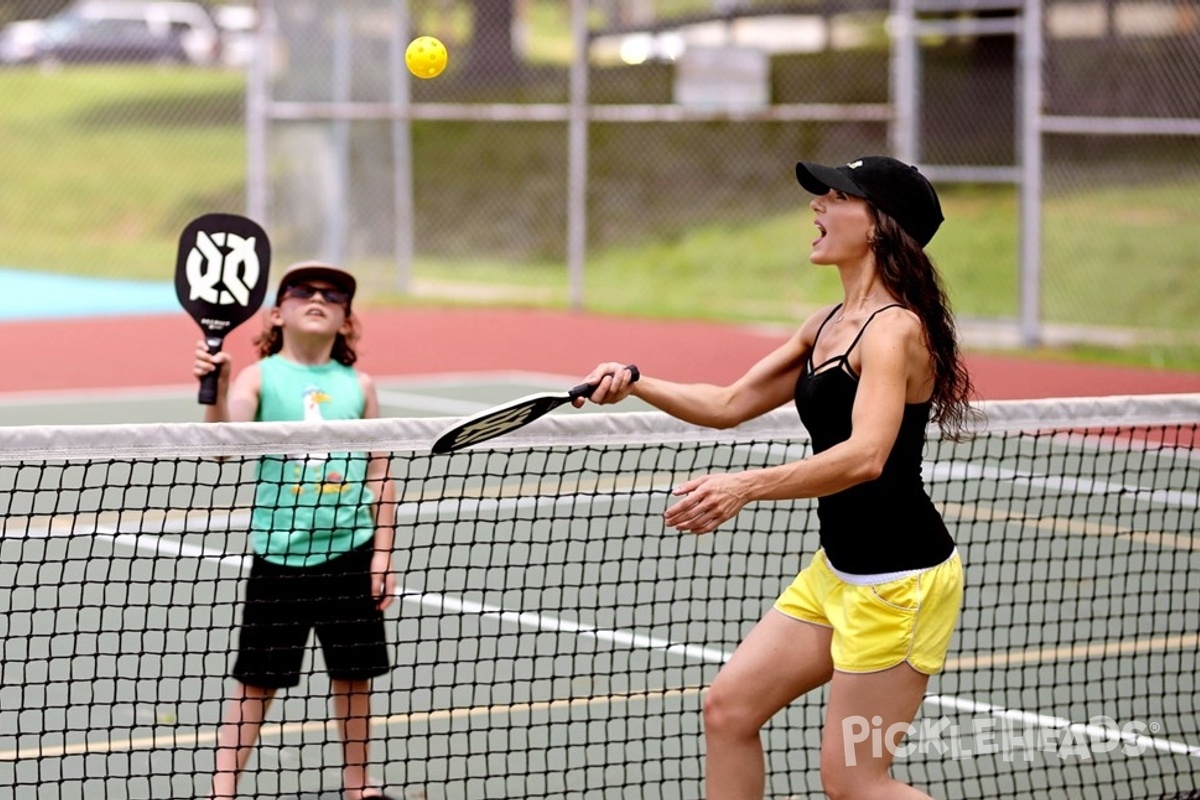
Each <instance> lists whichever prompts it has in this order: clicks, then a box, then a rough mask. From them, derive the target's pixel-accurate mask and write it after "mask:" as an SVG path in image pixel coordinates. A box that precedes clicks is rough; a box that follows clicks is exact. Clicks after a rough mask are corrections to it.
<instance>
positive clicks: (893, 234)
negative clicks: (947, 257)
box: [871, 207, 977, 439]
mask: <svg viewBox="0 0 1200 800" xmlns="http://www.w3.org/2000/svg"><path fill="white" fill-rule="evenodd" d="M871 212H872V214H873V215H874V217H875V239H874V241H873V243H872V245H871V249H872V251H873V252H874V254H875V267H876V269H877V271H878V272H879V277H880V279H881V280H882V281H883V285H884V286H886V287H887V289H888V291H889V292H891V294H892V295H893V296H894V297H896V298H898V299H899V300H900V302H901V303H903V304H904V305H905V306H906V307H908V308H910V309H912V310H913V311H914V312H916V314H917V316H918V317H920V318H921V322H922V323H923V324H924V327H925V341H926V344H928V346H929V352H930V355H931V356H932V357H933V398H932V399H933V412H932V419H933V421H934V422H936V423H937V424H938V427H939V428H940V429H941V431H942V433H943V434H944V435H945V436H946V437H947V438H950V439H959V438H961V437H962V436H963V435H964V434H965V433H966V432H967V429H968V427H969V423H970V422H972V421H973V420H974V419H975V417H976V416H977V414H976V411H975V409H973V408H972V407H971V398H972V397H973V396H974V395H975V387H974V386H973V385H972V384H971V376H970V374H969V373H968V372H967V367H966V364H964V363H963V358H962V353H961V352H959V348H958V332H957V330H956V328H955V325H954V317H953V315H952V314H951V313H950V302H949V300H947V298H946V291H945V289H944V288H943V287H942V279H941V276H940V275H939V274H938V271H937V268H936V267H935V266H934V264H933V261H932V260H931V259H930V258H929V256H928V255H926V254H925V250H924V248H922V247H921V245H919V244H917V241H916V240H915V239H913V238H912V237H911V236H909V235H908V234H907V233H905V232H904V230H903V229H902V228H901V227H900V225H899V224H897V222H896V221H895V220H894V219H892V218H891V217H890V216H888V215H887V214H885V213H883V212H882V211H879V210H878V209H876V208H874V207H872V208H871Z"/></svg>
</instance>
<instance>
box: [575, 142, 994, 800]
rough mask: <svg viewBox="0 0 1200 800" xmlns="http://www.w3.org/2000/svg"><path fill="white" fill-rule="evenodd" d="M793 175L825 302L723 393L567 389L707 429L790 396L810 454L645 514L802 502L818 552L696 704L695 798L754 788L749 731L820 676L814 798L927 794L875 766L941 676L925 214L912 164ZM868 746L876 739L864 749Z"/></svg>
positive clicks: (940, 568)
mask: <svg viewBox="0 0 1200 800" xmlns="http://www.w3.org/2000/svg"><path fill="white" fill-rule="evenodd" d="M796 177H797V179H798V180H799V182H800V184H801V185H802V186H803V187H804V188H805V189H806V190H808V191H809V192H811V193H812V194H814V195H816V197H815V198H814V199H813V200H812V202H811V203H810V207H811V208H812V210H813V212H814V213H815V214H816V219H815V225H816V228H817V231H818V235H817V237H816V240H815V241H813V243H812V252H811V254H810V256H809V260H810V261H811V262H812V263H813V264H817V265H828V266H831V267H835V268H836V269H837V270H838V274H839V276H840V278H841V282H842V288H843V292H844V299H843V301H842V302H841V303H838V304H837V305H833V306H829V307H826V308H824V309H821V310H819V311H818V312H817V313H815V314H813V315H812V316H811V317H810V318H809V319H808V320H807V321H805V322H804V324H803V325H802V326H801V327H800V329H799V330H798V331H797V332H796V333H795V334H794V335H793V336H792V337H791V339H790V340H789V341H788V342H787V343H786V344H784V345H783V346H781V347H779V348H777V349H776V350H775V351H774V352H772V353H770V354H769V355H767V356H766V357H765V358H763V359H762V360H760V361H759V362H758V363H756V364H754V365H753V366H751V367H750V369H749V370H748V371H747V372H746V373H745V374H744V375H743V376H742V377H741V378H739V379H738V380H737V381H735V382H734V383H733V384H731V385H728V386H715V385H710V384H681V383H675V382H672V381H667V380H663V379H660V378H655V377H653V376H648V375H646V373H645V371H644V370H643V371H642V373H641V378H640V380H639V381H638V382H637V383H631V382H630V380H629V378H630V373H629V372H628V371H626V370H625V365H624V364H619V363H613V362H606V363H603V364H600V365H598V366H597V367H596V368H595V369H594V370H592V372H591V373H590V374H589V375H588V377H587V379H586V380H587V382H588V383H592V384H596V385H597V386H598V388H597V389H596V390H595V392H594V393H593V394H592V396H591V400H592V401H593V402H597V403H616V402H619V401H620V400H623V399H624V398H626V397H628V396H629V395H634V396H637V397H639V398H641V399H642V400H644V401H646V402H648V403H650V404H651V405H653V406H655V407H657V408H659V409H661V410H663V411H665V412H667V413H669V414H671V415H673V416H675V417H678V418H679V419H682V420H685V421H687V422H691V423H693V424H698V425H706V426H710V427H716V428H725V427H732V426H734V425H738V424H741V423H742V422H745V421H746V420H749V419H752V418H754V417H756V416H759V415H760V414H764V413H766V412H768V411H771V410H773V409H775V408H778V407H779V406H781V405H783V404H784V403H788V402H794V403H795V405H796V408H797V410H798V412H799V414H800V417H801V420H802V421H803V423H804V425H805V427H806V428H808V430H809V433H810V434H811V436H812V441H813V455H811V456H810V457H808V458H805V459H802V460H800V461H796V462H792V463H788V464H783V465H780V466H776V467H769V468H765V469H759V470H749V471H746V472H740V473H733V474H714V475H704V476H699V477H696V478H693V479H692V480H689V481H687V482H685V483H684V484H682V485H681V486H679V487H678V488H677V489H676V490H675V492H674V494H675V495H676V496H678V497H679V498H680V499H679V501H678V502H677V503H676V504H675V505H673V506H672V507H671V508H669V509H668V510H667V512H666V514H665V515H664V520H665V522H666V524H667V525H669V526H671V527H674V528H677V529H678V530H680V531H685V532H691V533H698V534H699V533H709V532H712V531H714V530H716V529H717V527H718V526H720V525H721V524H722V523H724V522H726V521H728V520H729V519H731V518H732V517H734V516H735V515H737V514H738V512H740V511H741V509H742V508H743V507H744V506H745V505H746V504H747V503H749V502H753V501H761V500H785V499H786V500H791V499H796V498H818V501H817V502H818V515H819V518H820V535H821V546H822V547H821V550H820V551H818V553H817V554H815V555H814V557H813V559H812V563H811V564H809V566H807V567H806V568H805V570H804V571H802V572H801V573H800V575H799V576H797V578H796V580H795V581H794V582H793V583H792V585H791V586H789V587H788V588H787V589H786V590H785V591H784V593H783V595H781V597H780V599H779V601H778V602H777V603H776V606H775V608H773V609H770V610H768V611H767V613H766V614H765V615H764V616H763V617H762V619H761V620H760V621H759V623H758V624H757V625H756V626H755V627H754V629H753V630H752V631H751V632H750V633H749V634H748V635H747V637H746V638H745V640H743V642H742V643H741V644H740V645H739V646H738V648H737V650H736V652H735V653H734V655H733V656H732V658H731V659H730V660H729V662H728V663H727V664H726V665H725V666H724V667H723V668H722V669H721V671H720V673H719V674H718V675H717V677H716V679H715V680H714V681H713V684H712V686H711V687H710V688H709V690H708V692H707V694H706V696H705V700H704V724H705V737H706V740H707V741H706V744H707V747H706V751H707V757H706V776H705V780H706V786H707V793H708V797H709V799H710V800H721V799H722V798H745V797H761V796H762V795H763V792H764V788H765V780H766V779H765V772H764V758H763V751H762V744H761V740H760V730H761V727H762V726H763V725H764V724H765V723H766V722H767V721H768V720H769V719H770V718H771V717H772V716H773V715H774V714H775V713H776V712H777V711H779V710H780V709H782V708H783V707H785V706H786V705H788V704H789V703H791V702H792V701H793V700H795V699H796V698H797V697H799V696H800V695H802V694H805V693H806V692H809V691H811V690H813V689H815V688H817V687H819V686H821V685H823V684H825V683H830V692H829V706H828V709H827V713H826V716H825V728H824V733H823V737H822V752H821V777H822V783H823V785H824V788H825V791H826V793H827V794H828V795H829V796H830V797H833V798H838V797H853V798H876V797H878V798H888V800H896V799H898V798H922V797H928V795H926V794H923V793H922V792H920V791H919V790H917V789H915V788H913V787H910V786H906V785H904V784H901V783H899V782H898V781H895V780H894V779H892V778H891V777H890V774H889V769H890V766H891V762H892V759H893V753H895V752H896V746H897V745H898V744H899V741H900V739H901V738H902V737H903V735H904V733H905V732H907V728H906V726H907V725H908V724H909V723H911V720H912V719H913V717H914V715H915V714H916V711H917V709H918V707H919V706H920V704H921V700H922V698H923V697H924V693H925V689H926V685H927V682H928V679H929V675H930V674H933V673H936V672H937V671H939V670H940V669H941V666H942V663H943V661H944V659H945V654H946V651H947V649H948V647H949V641H950V636H951V632H952V630H953V627H954V624H955V620H956V619H957V613H958V608H959V604H960V603H961V593H962V568H961V565H960V564H959V562H958V557H957V554H956V551H955V548H954V542H953V539H952V538H951V536H950V533H949V531H948V530H947V529H946V526H945V524H943V522H942V518H941V516H940V514H939V513H938V511H937V509H936V508H935V507H934V505H933V503H932V502H931V501H930V499H929V497H928V495H927V494H926V492H925V489H924V485H923V483H922V479H921V455H922V449H923V447H924V442H925V428H926V426H927V424H928V423H929V422H930V421H931V420H932V421H933V422H936V423H937V424H938V425H939V426H940V427H941V429H942V430H943V432H944V433H945V434H947V435H949V436H951V437H955V436H957V435H958V434H959V433H961V432H962V430H963V428H964V427H965V422H966V420H967V418H968V416H969V415H970V414H971V413H972V412H971V409H970V406H969V398H970V396H971V392H972V389H971V383H970V379H969V377H968V375H967V372H966V369H965V366H964V365H963V362H962V360H961V358H960V355H959V350H958V344H957V337H956V334H955V329H954V323H953V320H952V318H951V315H950V311H949V307H948V304H947V302H946V299H945V295H944V292H943V290H942V287H941V282H940V279H939V277H938V275H937V271H936V270H935V268H934V266H933V264H932V262H931V261H930V260H929V258H928V256H927V255H926V254H925V252H924V246H925V245H926V244H927V243H928V242H929V240H930V239H931V238H932V237H933V235H934V233H935V232H936V231H937V229H938V227H939V226H940V224H941V222H942V212H941V206H940V203H939V201H938V197H937V193H936V192H935V191H934V188H933V186H932V185H931V184H930V183H929V182H928V181H927V180H926V179H925V178H924V177H923V176H922V175H921V174H920V173H919V172H918V171H917V170H916V168H915V167H910V166H908V165H906V164H903V163H901V162H899V161H896V160H895V159H892V158H888V157H884V156H868V157H864V158H859V159H855V160H853V161H851V162H849V163H848V164H844V165H842V166H838V167H828V166H822V165H818V164H810V163H806V162H800V163H798V164H797V165H796ZM582 403H583V401H582V400H579V401H576V404H577V405H582ZM781 612H782V613H781ZM918 622H919V623H920V624H918ZM881 735H882V736H883V740H884V743H885V745H886V746H885V747H884V748H882V749H881V750H880V748H878V747H876V748H872V746H871V740H874V741H879V737H880V736H881ZM876 751H878V753H877V752H876Z"/></svg>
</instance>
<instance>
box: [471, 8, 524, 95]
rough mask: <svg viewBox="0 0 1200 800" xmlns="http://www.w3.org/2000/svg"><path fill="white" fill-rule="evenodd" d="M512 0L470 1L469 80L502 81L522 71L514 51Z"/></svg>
mask: <svg viewBox="0 0 1200 800" xmlns="http://www.w3.org/2000/svg"><path fill="white" fill-rule="evenodd" d="M513 2H514V0H485V1H484V2H475V3H472V6H473V8H474V11H473V13H472V16H471V21H472V26H471V45H470V51H469V54H468V56H467V68H466V73H467V76H468V77H469V78H470V79H471V80H475V81H486V82H489V83H503V82H505V81H508V80H510V79H512V78H514V77H515V76H516V75H518V74H519V73H520V71H521V63H520V61H519V60H518V59H517V54H516V52H515V51H514V50H513V39H512V29H513Z"/></svg>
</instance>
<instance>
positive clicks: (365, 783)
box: [329, 678, 371, 800]
mask: <svg viewBox="0 0 1200 800" xmlns="http://www.w3.org/2000/svg"><path fill="white" fill-rule="evenodd" d="M329 691H330V695H331V696H332V698H333V712H334V716H335V717H336V718H337V722H338V733H339V734H341V737H342V759H343V761H342V788H343V789H344V791H345V795H344V796H345V799H346V800H361V798H362V797H363V790H364V789H369V788H371V780H370V777H369V776H368V774H367V770H368V766H369V762H368V759H367V754H368V753H367V751H368V749H369V747H370V739H371V730H370V728H371V681H370V680H369V679H368V680H344V679H341V680H339V679H337V678H334V679H331V680H330V682H329Z"/></svg>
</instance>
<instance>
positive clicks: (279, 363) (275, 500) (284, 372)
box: [250, 355, 375, 567]
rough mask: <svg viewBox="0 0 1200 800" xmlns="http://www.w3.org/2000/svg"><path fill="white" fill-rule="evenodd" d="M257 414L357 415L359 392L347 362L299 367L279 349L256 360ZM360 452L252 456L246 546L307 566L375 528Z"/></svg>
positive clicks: (294, 417) (312, 418)
mask: <svg viewBox="0 0 1200 800" xmlns="http://www.w3.org/2000/svg"><path fill="white" fill-rule="evenodd" d="M259 368H260V369H261V370H262V384H261V387H260V390H259V404H258V414H257V416H256V419H258V420H262V421H269V422H292V421H308V422H320V421H322V420H337V419H360V418H362V414H363V406H364V404H365V402H366V398H365V397H364V395H363V391H362V384H360V383H359V380H358V373H357V372H356V371H355V370H354V368H353V367H347V366H343V365H342V364H339V363H337V362H336V361H330V362H328V363H327V364H322V365H320V366H315V367H313V366H305V365H302V364H296V363H295V362H292V361H288V360H287V359H285V358H283V357H282V356H279V355H273V356H268V357H267V358H264V359H263V360H262V361H260V362H259ZM366 477H367V454H366V453H310V454H308V455H307V456H301V455H290V456H264V457H263V458H262V459H261V460H260V461H259V463H258V471H257V480H258V483H257V486H256V488H255V498H254V511H253V512H252V514H251V517H250V546H251V547H253V548H254V552H256V553H258V554H259V555H260V556H262V557H263V558H265V559H266V560H267V561H271V562H273V563H276V564H283V565H285V566H289V567H311V566H314V565H317V564H321V563H324V562H325V561H328V560H330V559H331V558H334V557H335V556H339V555H341V554H343V553H346V552H348V551H350V550H353V549H354V548H356V547H359V546H361V545H363V544H366V543H367V542H368V541H370V540H371V538H372V537H373V536H374V535H375V523H374V520H373V518H372V515H371V507H370V506H371V503H372V502H373V501H374V498H373V497H372V495H371V492H370V491H369V490H368V489H367V487H366V484H365V481H366Z"/></svg>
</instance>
